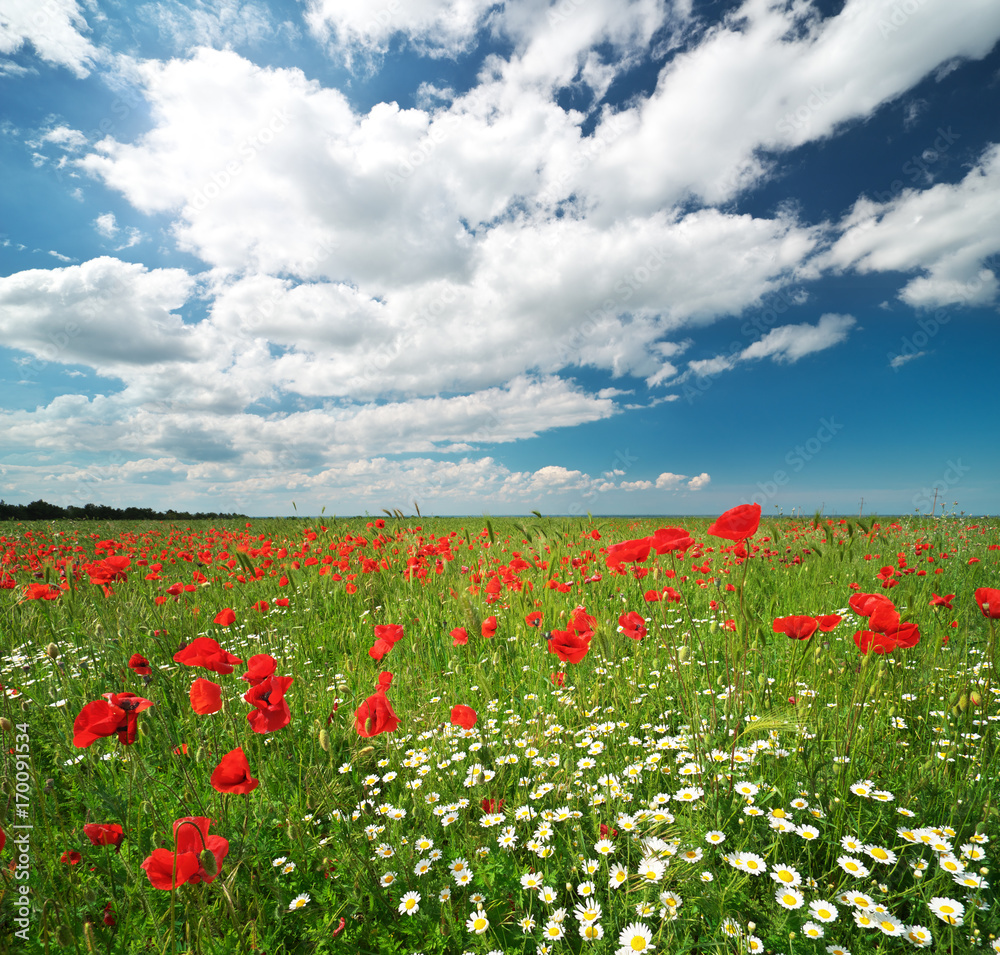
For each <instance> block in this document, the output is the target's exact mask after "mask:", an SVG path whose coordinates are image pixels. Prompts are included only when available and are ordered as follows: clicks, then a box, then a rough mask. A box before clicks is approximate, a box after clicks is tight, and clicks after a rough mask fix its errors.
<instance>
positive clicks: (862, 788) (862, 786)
mask: <svg viewBox="0 0 1000 955" xmlns="http://www.w3.org/2000/svg"><path fill="white" fill-rule="evenodd" d="M873 788H874V784H873V783H872V781H871V780H870V779H861V780H858V782H856V783H855V784H854V785H853V786H851V792H852V793H854V795H855V796H864V797H865V798H866V799H867V798H868V797H869V796H870V795H871V794H872V789H873Z"/></svg>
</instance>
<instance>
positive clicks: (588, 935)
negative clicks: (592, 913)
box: [580, 922, 604, 942]
mask: <svg viewBox="0 0 1000 955" xmlns="http://www.w3.org/2000/svg"><path fill="white" fill-rule="evenodd" d="M580 937H581V938H582V939H585V940H586V941H588V942H594V941H596V940H597V939H599V938H604V926H602V925H601V924H600V922H581V923H580Z"/></svg>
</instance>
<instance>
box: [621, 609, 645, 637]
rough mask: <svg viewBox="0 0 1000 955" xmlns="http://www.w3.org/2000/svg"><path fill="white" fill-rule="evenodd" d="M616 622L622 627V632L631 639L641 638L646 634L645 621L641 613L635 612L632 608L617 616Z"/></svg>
mask: <svg viewBox="0 0 1000 955" xmlns="http://www.w3.org/2000/svg"><path fill="white" fill-rule="evenodd" d="M618 623H619V625H620V626H621V628H622V633H624V634H625V636H626V637H630V638H631V639H632V640H641V639H642V638H643V637H645V636H646V621H645V619H644V618H643V616H642V614H640V613H636V612H635V611H634V610H632V611H630V612H629V613H623V614H622V615H621V616H620V617H619V618H618Z"/></svg>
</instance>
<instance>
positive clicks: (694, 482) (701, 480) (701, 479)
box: [687, 471, 712, 491]
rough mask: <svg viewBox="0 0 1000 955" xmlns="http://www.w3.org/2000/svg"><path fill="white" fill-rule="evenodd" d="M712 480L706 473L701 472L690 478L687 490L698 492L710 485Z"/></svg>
mask: <svg viewBox="0 0 1000 955" xmlns="http://www.w3.org/2000/svg"><path fill="white" fill-rule="evenodd" d="M711 480H712V478H711V477H710V476H709V474H708V473H707V472H706V471H702V472H701V474H699V475H698V476H697V477H693V478H691V480H690V481H688V485H687V486H688V488H689V489H690V490H692V491H700V490H701V489H702V488H705V487H708V485H709V484H710V483H711Z"/></svg>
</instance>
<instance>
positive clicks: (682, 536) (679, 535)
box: [649, 527, 694, 554]
mask: <svg viewBox="0 0 1000 955" xmlns="http://www.w3.org/2000/svg"><path fill="white" fill-rule="evenodd" d="M649 542H650V546H651V547H652V549H653V550H655V551H656V553H657V554H666V553H668V552H670V551H678V552H679V553H681V554H683V553H684V551H686V550H687V549H688V548H689V547H693V546H694V538H693V537H692V536H691V535H690V534H689V533H688V532H687V531H686V530H684V528H683V527H661V528H660V529H659V530H658V531H656V533H655V534H653V536H652V537H650V538H649Z"/></svg>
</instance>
